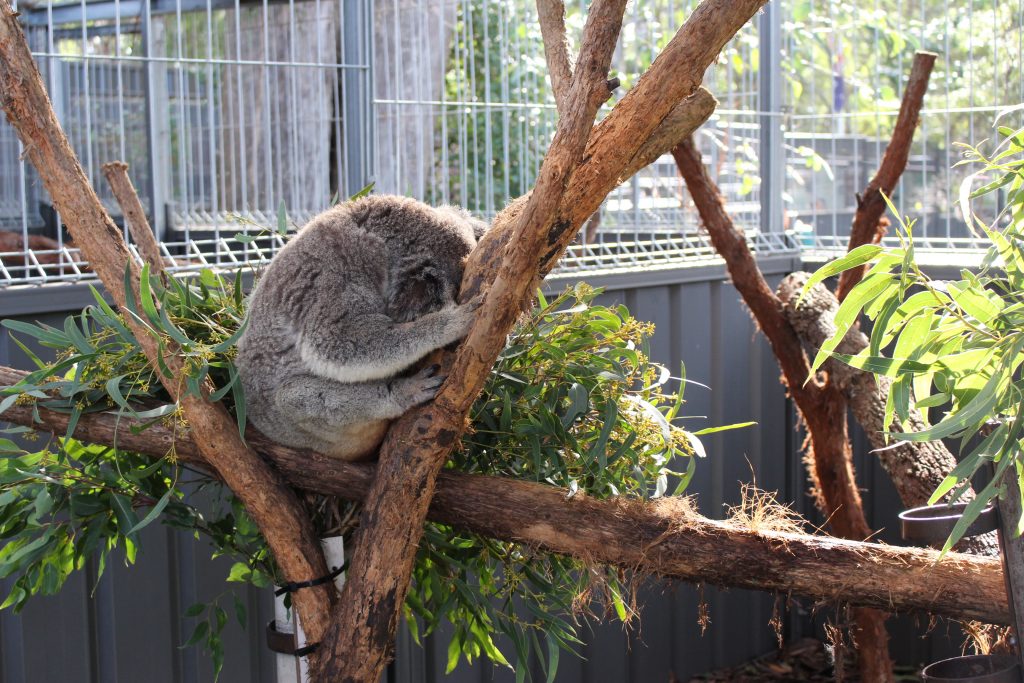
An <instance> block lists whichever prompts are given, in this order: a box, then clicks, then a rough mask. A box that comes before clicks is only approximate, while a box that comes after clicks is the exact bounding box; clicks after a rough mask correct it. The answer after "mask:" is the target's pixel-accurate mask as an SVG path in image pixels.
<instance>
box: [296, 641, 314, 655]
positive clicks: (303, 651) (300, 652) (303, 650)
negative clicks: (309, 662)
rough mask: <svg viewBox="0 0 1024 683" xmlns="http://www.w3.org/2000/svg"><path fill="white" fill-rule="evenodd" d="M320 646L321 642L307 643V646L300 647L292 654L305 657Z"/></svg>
mask: <svg viewBox="0 0 1024 683" xmlns="http://www.w3.org/2000/svg"><path fill="white" fill-rule="evenodd" d="M318 647H320V643H312V644H310V645H307V646H305V647H300V648H298V649H297V650H295V652H293V653H292V654H293V655H295V656H296V657H305V656H306V655H308V654H309V653H311V652H313V651H314V650H316V649H317V648H318Z"/></svg>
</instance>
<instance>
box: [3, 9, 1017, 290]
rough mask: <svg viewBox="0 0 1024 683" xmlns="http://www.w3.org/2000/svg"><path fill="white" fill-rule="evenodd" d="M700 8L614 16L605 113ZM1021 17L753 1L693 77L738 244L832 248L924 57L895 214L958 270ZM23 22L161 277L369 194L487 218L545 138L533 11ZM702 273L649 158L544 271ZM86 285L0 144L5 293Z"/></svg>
mask: <svg viewBox="0 0 1024 683" xmlns="http://www.w3.org/2000/svg"><path fill="white" fill-rule="evenodd" d="M695 4H696V3H695V2H681V1H677V0H647V1H645V2H637V3H632V4H631V5H630V6H629V9H628V13H629V14H628V16H627V17H626V20H625V21H624V30H623V34H622V37H621V39H620V41H619V45H618V46H617V49H616V53H615V58H614V62H613V70H614V75H615V76H617V77H619V78H620V80H621V81H622V85H621V87H620V89H619V91H618V93H619V94H621V93H622V92H625V91H626V90H627V89H628V88H629V87H631V85H632V84H633V83H634V82H635V79H636V78H637V77H638V76H639V74H641V73H642V72H643V71H644V69H645V68H646V67H647V66H648V65H649V64H650V63H651V62H652V60H653V59H654V58H655V57H656V55H657V53H658V52H659V51H660V49H661V48H662V47H663V46H664V45H665V44H666V43H667V42H668V41H669V40H670V39H671V37H672V35H673V34H674V32H675V29H676V28H677V27H678V26H679V25H680V24H681V23H682V22H683V21H684V20H685V18H686V16H687V15H688V14H689V12H690V11H691V10H692V8H693V6H694V5H695ZM1022 5H1024V0H991V1H990V2H986V3H981V2H977V1H975V0H872V2H869V3H867V4H866V3H857V4H855V3H853V2H841V1H839V0H786V1H785V2H782V3H772V4H770V5H769V6H768V8H767V10H766V11H765V12H764V13H762V15H760V16H759V17H758V18H757V20H756V21H754V22H752V23H751V24H749V25H748V26H747V27H745V28H744V29H743V30H742V31H741V32H740V33H739V34H738V35H737V36H736V38H735V39H734V40H733V41H732V42H731V43H730V44H729V46H728V47H727V49H726V51H725V52H724V53H723V55H722V58H721V59H720V60H719V63H717V64H716V65H714V66H713V67H712V68H711V69H709V72H708V74H707V76H706V78H705V84H706V85H707V86H708V87H709V89H710V90H711V91H712V92H713V93H714V94H715V95H716V97H717V98H718V99H719V106H718V109H717V111H716V113H715V115H714V117H713V118H712V120H711V121H709V122H708V123H707V124H706V125H705V126H703V127H702V128H701V130H700V131H699V132H698V133H697V136H696V137H697V142H698V145H699V146H700V148H701V149H702V151H703V153H704V157H705V161H706V162H707V164H708V167H709V169H710V171H711V175H712V177H713V178H715V180H716V181H717V182H718V184H719V186H720V188H721V189H722V191H723V194H724V195H725V197H726V200H727V203H728V208H729V210H730V212H731V214H732V216H733V218H734V220H735V221H736V223H737V224H738V225H739V226H741V227H742V228H743V229H744V230H746V231H747V233H748V235H749V236H750V237H751V243H752V245H753V248H754V249H755V250H756V251H758V252H760V253H779V252H786V253H793V252H794V251H795V250H797V249H801V248H803V249H811V248H819V249H837V248H841V247H842V246H843V245H844V244H845V239H846V235H847V232H848V226H849V224H850V220H851V218H852V215H853V212H854V211H855V209H856V201H857V199H856V193H857V192H858V191H860V190H861V188H863V187H864V186H865V185H866V183H867V181H868V179H869V178H870V176H871V174H872V172H873V171H874V169H875V168H876V167H877V164H878V162H879V160H880V158H881V154H882V152H883V151H884V149H885V144H886V141H887V139H888V134H889V131H890V128H891V125H892V123H893V121H894V120H895V114H896V112H897V111H898V107H899V98H900V96H901V94H902V84H903V82H904V81H905V78H906V75H907V72H908V71H909V65H910V60H911V57H912V55H913V51H914V50H915V49H922V48H923V49H932V50H935V51H937V52H938V53H939V54H940V57H939V61H938V63H937V65H936V70H935V73H934V75H933V78H932V84H931V87H930V89H929V92H928V95H927V97H926V102H925V106H926V111H925V113H924V114H923V115H922V121H921V127H920V129H919V131H918V134H917V137H916V138H915V143H914V144H915V148H914V152H913V154H912V156H911V160H910V164H909V167H908V169H907V172H906V173H905V174H904V178H903V180H902V181H901V184H900V187H899V188H898V190H897V192H896V195H895V198H896V201H897V205H898V207H899V208H900V210H901V211H902V212H903V213H905V214H908V215H911V216H915V217H917V218H918V219H919V222H918V225H917V228H916V232H915V234H916V236H917V238H918V239H919V240H920V244H921V246H922V247H924V248H936V249H945V250H958V249H959V250H962V249H973V248H976V247H977V244H976V243H975V242H974V239H973V237H972V236H971V235H970V234H969V233H968V232H967V230H966V227H965V225H964V222H963V220H962V219H961V217H960V216H959V213H958V208H957V206H956V202H955V199H956V196H957V191H958V187H959V182H960V179H961V178H962V177H963V176H964V174H965V173H966V170H964V169H963V168H962V167H961V168H954V164H955V163H956V161H957V160H958V158H959V154H960V152H959V149H958V148H957V147H956V143H957V142H966V143H970V144H977V143H979V142H981V141H982V139H983V138H985V137H988V136H989V132H990V131H991V130H992V123H993V120H994V118H995V116H996V112H997V111H999V110H1000V109H1001V108H1003V107H1006V106H1009V105H1014V104H1017V103H1019V102H1021V101H1022V100H1024V76H1022V73H1024V70H1022V69H1021V67H1022V66H1024V64H1022V58H1021V55H1022V45H1024V32H1022V28H1021V24H1022V21H1024V20H1022V17H1024V6H1022ZM19 9H20V10H21V12H22V21H23V24H24V26H25V29H26V34H27V36H28V38H29V41H30V46H31V48H32V51H33V54H34V55H35V57H36V59H37V62H38V64H39V66H40V70H41V73H42V75H43V78H44V80H45V82H46V84H47V87H48V89H49V92H50V94H51V98H52V100H53V102H54V107H55V109H56V111H57V113H58V116H59V117H60V119H61V122H62V124H63V125H64V128H65V130H66V131H67V133H68V136H69V138H70V140H71V143H72V145H73V147H74V148H75V150H76V151H77V152H78V154H79V157H80V158H81V160H82V163H83V165H84V166H85V167H86V170H87V173H88V175H89V178H90V180H91V181H92V183H93V185H94V187H96V189H97V191H98V192H99V194H100V197H101V199H102V200H103V201H104V203H105V204H106V205H107V206H108V208H109V209H110V211H111V213H112V215H114V216H115V217H117V216H119V214H120V211H119V209H118V208H117V206H116V204H115V203H114V202H113V200H112V198H111V196H110V194H109V191H108V190H107V188H106V185H105V183H104V182H103V180H102V176H101V171H100V166H101V164H102V163H104V162H106V161H110V160H114V159H123V160H126V161H128V162H129V164H130V166H131V175H132V178H133V181H134V182H135V184H136V186H137V187H138V189H139V193H140V196H141V198H142V201H143V204H144V206H145V207H146V209H147V212H148V214H149V217H150V221H151V223H152V224H153V226H154V229H155V230H156V231H157V233H158V235H159V237H160V239H161V241H162V244H163V245H164V247H163V248H164V249H165V250H166V253H167V254H168V256H169V257H173V259H174V262H175V264H176V266H175V267H176V268H178V269H194V268H199V267H206V266H217V265H221V266H237V265H239V264H246V263H249V264H258V263H260V262H262V261H263V260H265V259H267V258H270V257H271V256H272V255H273V253H274V252H275V250H276V249H277V248H279V246H280V244H281V242H282V239H281V237H280V236H279V235H277V230H278V229H279V228H282V227H284V228H288V229H293V228H294V227H295V226H297V225H301V223H303V222H304V221H305V220H306V219H307V218H308V217H309V216H311V215H312V214H314V213H316V212H318V211H320V210H322V209H324V208H326V207H327V206H329V205H330V203H331V202H332V201H336V200H337V198H339V197H342V198H343V197H346V196H349V195H351V194H353V193H355V192H356V191H358V190H359V189H360V188H362V187H363V186H364V185H365V184H367V183H369V182H371V181H373V182H374V183H375V187H376V190H377V191H380V192H393V193H398V194H406V195H411V196H415V197H417V198H420V199H423V200H425V201H428V202H432V203H440V202H452V203H457V204H460V205H463V206H465V207H467V208H469V209H470V210H471V211H474V212H476V213H478V214H480V215H483V216H488V217H489V216H493V215H494V214H495V213H496V212H497V211H499V210H500V209H501V208H502V206H504V204H505V203H506V202H507V201H508V200H509V199H510V198H512V197H515V196H518V195H520V194H522V193H523V192H525V191H527V190H528V189H529V188H530V187H531V186H532V185H533V182H534V180H535V178H536V176H537V173H538V171H539V168H540V164H541V162H542V160H543V154H544V151H545V149H546V147H547V144H548V142H549V140H550V138H551V136H552V135H553V133H554V128H555V125H556V121H557V114H556V111H555V107H554V101H553V97H552V94H551V92H550V88H549V84H548V82H547V80H546V68H545V64H544V57H543V46H542V43H541V40H540V33H539V30H538V29H537V20H536V10H535V8H534V4H533V2H532V0H439V1H438V2H427V1H426V0H376V1H374V2H371V0H290V1H280V0H275V1H274V2H271V1H270V0H262V1H261V0H255V1H250V0H245V1H243V0H72V1H70V2H54V0H47V1H46V2H42V1H36V2H26V1H25V0H22V3H21V5H20V7H19ZM584 17H585V7H584V6H583V3H582V2H577V3H569V7H568V12H567V24H568V27H569V35H570V36H578V35H579V34H580V32H581V29H582V24H583V20H584ZM614 100H615V98H614V97H613V99H612V100H611V101H610V102H609V103H608V105H607V107H611V106H613V104H614ZM1013 117H1017V118H1018V119H1019V113H1014V114H1011V115H1008V116H1007V117H1006V119H1007V120H1008V119H1010V118H1013ZM1003 122H1004V123H1006V122H1007V121H1006V120H1004V121H1003ZM1015 122H1016V123H1019V121H1015ZM1011 125H1012V124H1011ZM994 202H995V204H993V205H992V206H991V207H987V208H989V209H991V210H992V211H995V210H997V209H998V199H995V200H994ZM981 208H982V210H985V208H986V207H984V206H983V207H981ZM262 226H266V227H265V228H264V227H262ZM236 233H243V234H244V235H246V237H245V238H244V239H243V240H237V239H235V235H236ZM712 257H713V253H712V251H711V249H710V247H709V245H708V244H707V242H706V241H705V239H704V237H703V236H702V235H701V233H700V231H699V219H698V216H697V214H696V211H695V210H694V209H693V207H692V205H691V203H690V201H689V199H688V197H687V195H686V191H685V187H684V185H683V183H682V180H681V178H680V176H679V174H678V172H677V170H676V168H675V165H674V162H673V160H672V158H671V156H670V155H666V156H664V157H662V158H661V159H659V160H658V161H657V162H655V163H654V164H652V165H651V166H650V167H648V168H646V169H644V170H643V171H642V172H640V173H638V174H637V175H636V176H634V177H633V178H631V179H629V180H627V181H626V182H625V183H623V184H622V185H621V186H620V187H619V188H617V189H616V190H615V191H614V192H613V193H612V194H611V195H610V196H609V197H608V199H607V200H606V201H605V203H604V204H603V206H602V208H601V210H600V211H599V212H598V214H596V215H595V217H594V218H592V219H591V220H590V221H589V222H588V224H587V225H586V226H585V228H584V229H583V230H582V231H581V235H580V237H579V239H578V240H577V242H576V243H575V244H574V245H573V246H572V247H571V249H570V252H569V254H568V255H567V256H566V258H565V259H563V261H562V263H561V266H560V268H561V270H563V271H589V270H597V269H602V270H603V269H614V268H636V267H641V266H643V267H648V266H653V265H671V264H684V263H693V262H701V261H705V260H707V259H709V258H712ZM89 277H91V275H90V273H89V271H88V268H87V264H84V263H83V262H81V260H80V259H79V257H78V256H77V253H76V251H75V250H74V248H73V245H72V244H70V243H69V242H68V239H67V234H66V232H65V231H64V230H63V225H62V222H61V217H60V216H59V215H58V214H57V212H56V211H55V210H54V209H53V207H52V205H51V204H50V203H49V198H48V196H47V195H46V192H45V191H44V190H43V189H42V187H41V184H40V182H39V179H38V177H37V176H36V175H35V172H34V170H33V169H32V168H31V167H30V166H29V165H28V164H26V163H25V162H24V161H23V160H22V158H21V149H20V146H19V143H18V141H17V139H16V138H15V136H14V134H13V131H12V130H11V129H10V127H9V126H8V125H7V124H6V123H3V124H0V287H3V286H8V285H14V284H26V283H41V282H56V281H64V280H74V279H82V278H89Z"/></svg>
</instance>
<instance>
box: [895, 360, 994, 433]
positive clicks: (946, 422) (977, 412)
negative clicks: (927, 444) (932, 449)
mask: <svg viewBox="0 0 1024 683" xmlns="http://www.w3.org/2000/svg"><path fill="white" fill-rule="evenodd" d="M1006 381H1007V380H1006V378H1004V377H1002V376H1001V375H1000V374H999V373H995V374H993V375H992V377H990V378H989V380H988V381H987V382H986V383H985V386H984V387H983V388H982V390H981V391H979V392H978V394H977V395H976V396H975V397H974V398H973V399H971V401H970V402H969V403H967V404H966V405H964V406H961V408H960V410H957V411H956V412H952V413H950V414H948V415H947V416H946V417H945V418H944V419H943V420H942V421H941V422H939V423H938V424H936V425H935V426H934V427H930V428H928V429H924V430H922V431H920V432H896V433H894V434H893V436H894V437H896V438H898V439H904V440H906V441H917V442H920V441H934V440H936V439H944V438H946V437H948V436H953V435H954V434H957V433H959V432H960V431H962V430H964V429H966V428H967V427H969V426H971V425H974V424H977V423H979V422H981V421H982V420H984V419H985V417H986V416H987V415H988V414H989V413H990V412H991V410H992V408H993V407H994V406H995V404H996V401H997V400H998V398H999V397H998V392H999V387H1000V386H1001V385H1003V384H1004V383H1006Z"/></svg>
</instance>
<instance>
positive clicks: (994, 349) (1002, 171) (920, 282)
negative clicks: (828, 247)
mask: <svg viewBox="0 0 1024 683" xmlns="http://www.w3.org/2000/svg"><path fill="white" fill-rule="evenodd" d="M999 134H1000V136H1001V137H1002V141H1001V142H1000V143H999V144H998V146H996V148H995V149H994V151H993V152H992V153H991V156H988V155H986V153H984V152H983V151H982V150H981V149H980V148H978V147H970V146H965V149H966V154H965V159H964V161H962V162H961V164H963V165H968V166H972V167H974V168H975V169H977V170H975V171H974V172H973V173H971V174H970V175H968V176H967V178H966V180H965V181H964V184H963V186H962V188H961V193H960V201H961V209H962V211H963V213H964V216H965V217H966V219H967V220H968V221H969V223H970V225H971V227H972V229H977V230H980V231H981V232H983V233H984V234H985V236H987V238H988V240H989V241H990V242H991V247H990V248H989V249H988V251H987V253H986V254H985V257H984V260H983V262H982V264H981V267H980V269H978V271H977V272H971V271H970V270H967V269H964V270H961V271H960V279H959V280H953V281H939V280H933V279H931V278H930V277H929V276H928V275H927V274H926V273H924V272H923V271H922V270H921V268H920V266H919V264H918V261H917V258H916V254H915V251H914V242H913V239H912V235H913V223H912V222H910V221H908V220H900V221H899V222H900V232H899V234H900V238H901V243H902V246H901V247H899V248H894V249H884V248H882V247H879V246H874V245H868V246H865V247H861V248H860V249H857V250H855V251H853V252H851V253H850V254H848V255H846V256H845V257H843V258H841V259H839V260H837V261H835V262H833V263H831V264H828V265H826V266H825V267H823V268H822V269H820V270H819V271H818V272H817V273H815V275H814V276H813V277H812V279H811V280H810V281H809V282H808V285H807V286H808V287H810V286H812V285H813V284H815V283H816V282H820V281H821V280H823V279H824V278H826V277H829V276H830V275H834V274H836V273H839V272H841V271H843V270H847V269H849V268H852V267H854V266H857V265H860V264H864V263H871V264H873V265H872V266H871V268H870V270H869V271H868V273H867V275H866V276H865V277H864V279H863V280H862V281H861V282H860V283H859V284H858V285H857V286H856V287H855V288H854V289H853V290H852V291H851V292H850V294H849V296H848V297H847V298H846V300H844V301H843V303H842V305H841V306H840V308H839V310H838V312H837V313H836V317H835V322H836V328H837V333H836V335H835V336H834V337H832V338H831V339H829V340H828V341H827V342H826V343H825V344H824V345H823V346H822V348H821V350H820V352H819V353H818V356H817V358H815V361H814V367H815V368H817V367H818V366H820V365H821V363H822V362H824V360H825V359H827V358H828V357H829V356H833V357H836V358H839V359H840V360H842V361H844V362H846V363H849V364H850V365H852V366H854V367H858V368H861V369H864V370H867V371H870V372H874V373H876V374H878V375H885V376H888V377H891V378H893V383H892V388H891V390H890V393H889V398H888V401H887V403H886V407H885V424H887V425H889V424H891V425H893V427H892V431H891V433H890V435H889V436H890V437H891V438H894V439H901V440H906V441H930V440H935V439H946V438H949V439H956V440H959V441H960V443H961V444H962V449H963V451H964V453H963V458H962V459H961V461H960V463H959V464H958V466H957V467H956V469H955V470H954V471H953V472H952V473H951V474H950V475H949V476H948V477H946V479H945V481H943V482H942V484H941V485H940V486H939V488H938V489H937V490H936V491H935V493H934V494H933V495H932V497H931V500H930V502H931V503H935V502H937V501H939V500H941V499H943V498H945V497H947V496H948V497H949V498H950V499H952V500H955V499H957V498H959V497H960V496H961V495H962V494H963V493H964V492H965V491H966V490H967V488H968V487H969V484H970V479H971V477H972V476H973V475H974V473H975V472H977V471H978V470H979V469H980V468H981V467H982V465H984V464H985V463H988V462H993V463H995V477H994V478H993V480H992V482H991V483H989V484H988V485H987V486H986V487H985V488H984V489H983V490H982V491H981V492H980V493H979V494H978V496H977V498H975V499H974V500H973V501H971V502H970V503H969V504H968V506H967V509H966V511H965V513H964V515H963V517H962V518H961V520H960V521H959V522H958V523H957V525H956V527H955V528H954V529H953V532H952V534H951V536H950V538H949V539H948V540H947V541H946V544H945V547H944V551H945V550H949V548H951V547H952V546H953V545H955V544H956V542H957V541H958V540H959V539H960V538H961V537H962V536H963V533H964V531H965V530H966V529H967V527H968V526H969V525H970V523H971V522H972V521H973V520H974V519H975V518H976V517H977V515H978V514H979V513H980V512H981V510H982V509H984V507H985V506H986V505H987V504H988V503H989V502H990V501H991V500H992V499H994V498H995V497H996V496H997V495H1000V494H1001V493H1002V492H1003V488H1004V487H1003V485H1002V483H1001V482H1002V481H1003V477H1004V476H1016V477H1018V478H1022V477H1024V473H1022V463H1021V459H1020V456H1019V452H1020V447H1021V440H1022V438H1024V432H1022V430H1021V428H1022V420H1024V415H1022V414H1021V413H1022V411H1021V402H1022V399H1024V379H1021V374H1020V371H1019V370H1020V367H1021V364H1022V363H1024V191H1022V188H1024V129H1020V130H1013V129H1010V128H1005V127H1000V128H999ZM977 183H981V185H980V187H976V188H975V187H974V185H975V184H977ZM994 192H999V193H1002V194H1003V197H1002V200H1003V201H1002V203H1003V206H1004V208H1003V209H1002V211H1001V212H1000V213H999V214H998V215H997V216H996V217H995V219H994V220H992V221H991V222H990V223H986V222H984V221H983V220H981V219H980V218H979V217H978V216H976V215H974V214H973V213H972V211H971V203H972V201H973V200H974V199H975V198H978V197H981V196H983V195H986V194H991V193H994ZM889 207H890V209H891V210H892V211H893V213H894V214H897V212H896V210H895V208H894V207H893V206H892V204H891V203H890V205H889ZM897 218H898V214H897ZM861 313H864V314H866V315H867V317H868V318H870V319H871V320H872V321H874V327H873V329H872V331H871V342H870V345H869V347H868V348H867V349H865V350H864V351H863V352H862V353H860V354H858V355H856V356H852V357H850V356H845V355H842V354H839V353H836V352H835V351H834V349H835V348H836V346H837V345H838V343H839V341H840V340H841V339H842V337H843V336H844V335H845V333H846V331H847V330H848V329H849V328H850V326H851V325H853V324H854V322H855V321H856V319H857V317H858V316H859V315H860V314H861ZM912 406H914V407H917V408H918V409H920V410H921V412H922V414H923V416H924V417H925V418H927V416H928V409H931V408H936V409H942V410H941V418H940V419H939V420H937V421H936V422H935V423H934V424H930V423H929V424H928V425H927V427H926V428H925V429H923V430H921V431H917V432H907V431H904V430H903V428H902V427H901V424H902V422H903V421H904V420H906V419H907V415H908V412H909V410H910V408H911V407H912ZM943 408H944V409H943ZM1022 488H1024V487H1022ZM1022 529H1024V519H1022V520H1018V522H1017V533H1018V534H1019V533H1020V532H1021V531H1022Z"/></svg>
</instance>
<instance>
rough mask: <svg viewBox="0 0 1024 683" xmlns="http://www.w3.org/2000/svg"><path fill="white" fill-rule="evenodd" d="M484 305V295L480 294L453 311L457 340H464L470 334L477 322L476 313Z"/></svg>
mask: <svg viewBox="0 0 1024 683" xmlns="http://www.w3.org/2000/svg"><path fill="white" fill-rule="evenodd" d="M483 303H484V295H483V294H478V295H477V296H475V297H473V298H472V299H470V300H469V301H467V302H466V303H464V304H459V305H458V306H456V307H455V308H454V309H452V313H453V316H452V322H453V323H455V333H456V336H455V339H462V338H463V337H465V336H466V335H467V334H469V328H471V327H472V326H473V321H474V320H476V312H477V310H478V309H479V308H480V306H481V305H483Z"/></svg>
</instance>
